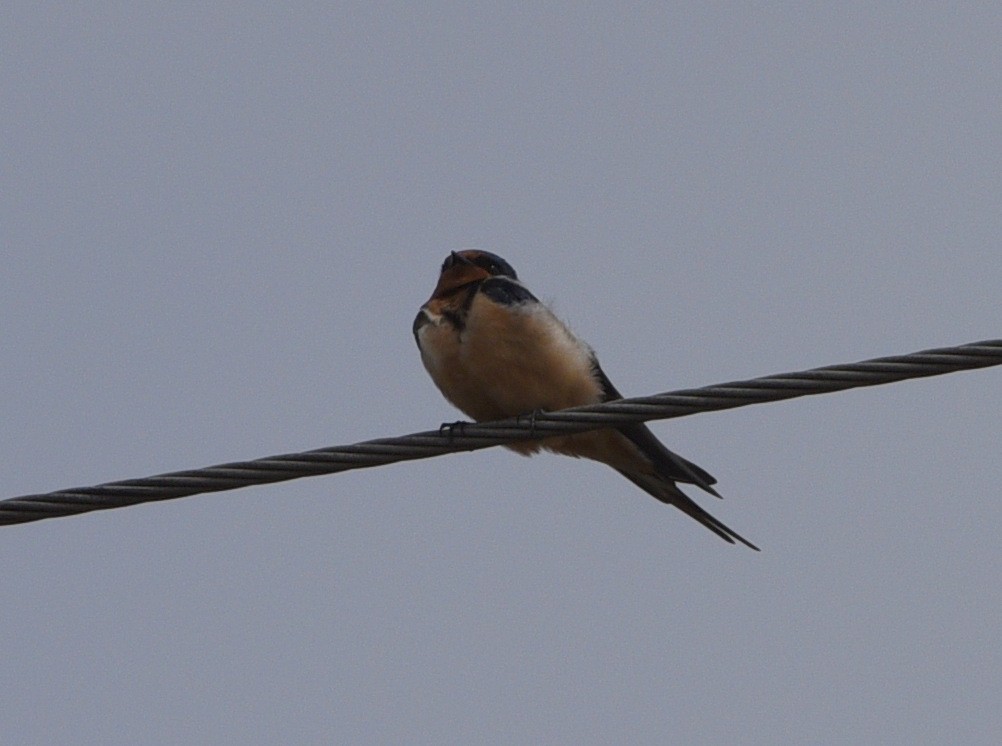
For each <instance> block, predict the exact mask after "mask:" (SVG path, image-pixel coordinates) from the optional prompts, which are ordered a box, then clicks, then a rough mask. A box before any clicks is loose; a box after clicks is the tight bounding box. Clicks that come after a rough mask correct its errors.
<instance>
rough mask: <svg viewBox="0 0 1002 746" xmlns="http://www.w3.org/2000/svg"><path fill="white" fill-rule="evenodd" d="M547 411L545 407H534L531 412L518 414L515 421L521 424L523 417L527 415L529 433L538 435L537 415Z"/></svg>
mask: <svg viewBox="0 0 1002 746" xmlns="http://www.w3.org/2000/svg"><path fill="white" fill-rule="evenodd" d="M545 411H546V410H543V409H534V410H532V411H531V412H529V414H520V415H516V417H515V422H516V423H517V424H519V425H521V424H522V418H523V417H527V418H528V419H529V435H532V436H535V435H536V417H538V416H539V415H541V414H543V413H544V412H545Z"/></svg>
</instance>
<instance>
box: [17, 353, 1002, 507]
mask: <svg viewBox="0 0 1002 746" xmlns="http://www.w3.org/2000/svg"><path fill="white" fill-rule="evenodd" d="M993 365H1002V339H994V340H986V341H983V342H973V343H971V344H966V345H960V346H957V347H944V348H940V349H934V350H925V351H922V352H915V353H912V354H910V355H896V356H893V357H883V358H876V359H873V360H865V361H862V362H859V363H847V364H843V365H830V366H826V367H823V368H813V369H811V370H805V371H800V372H797V373H780V374H777V375H771V376H765V377H764V378H755V379H751V380H747V381H734V382H731V383H722V384H717V385H713V386H705V387H703V388H697V389H684V390H681V391H671V392H668V393H664V394H656V395H654V396H644V397H638V398H634V399H620V400H617V401H612V402H606V403H604V404H596V405H594V406H587V407H575V408H573V409H564V410H561V411H559V412H545V413H543V412H540V413H536V414H534V415H531V416H525V415H522V416H520V417H513V418H510V419H507V420H498V421H496V422H483V423H477V424H473V423H457V424H456V425H454V426H448V427H446V426H443V428H441V429H439V430H430V431H427V432H421V433H413V434H411V435H404V436H401V437H396V438H380V439H378V440H369V441H365V442H362V443H356V444H354V445H346V446H332V447H329V448H320V449H317V450H314V451H306V452H305V453H288V454H282V455H277V456H269V457H267V458H262V459H257V460H254V461H240V462H234V463H229V464H219V465H217V466H208V467H205V468H202V469H190V470H186V471H177V472H171V473H168V474H159V475H157V476H152V477H144V478H140V479H126V480H122V481H118V482H108V483H106V484H99V485H96V486H94V487H77V488H73V489H67V490H59V491H57V492H49V493H46V494H38V495H23V496H21V497H14V498H11V499H8V500H3V501H0V525H12V524H16V523H28V522H30V521H38V520H42V519H44V518H56V517H59V516H68V515H76V514H78V513H87V512H90V511H92V510H108V509H111V508H121V507H125V506H128V505H138V504H139V503H146V502H154V501H157V500H172V499H174V498H178V497H187V496H190V495H195V494H199V493H203V492H221V491H223V490H233V489H238V488H240V487H247V486H250V485H255V484H269V483H272V482H282V481H286V480H290V479H298V478H300V477H309V476H319V475H322V474H334V473H337V472H342V471H348V470H350V469H364V468H368V467H372V466H382V465H384V464H391V463H395V462H397V461H408V460H413V459H421V458H431V457H432V456H441V455H443V454H446V453H454V452H457V451H473V450H479V449H481V448H490V447H491V446H496V445H501V444H504V443H510V442H512V441H516V440H530V439H537V438H543V437H547V436H551V435H557V434H567V433H577V432H583V431H585V430H595V429H598V428H602V427H611V426H615V425H623V424H626V423H630V422H643V421H647V420H655V419H670V418H673V417H683V416H686V415H690V414H696V413H698V412H710V411H716V410H721V409H733V408H735V407H743V406H747V405H749V404H761V403H764V402H772V401H782V400H784V399H793V398H796V397H799V396H810V395H814V394H827V393H832V392H835V391H843V390H845V389H851V388H857V387H861V386H877V385H880V384H884V383H892V382H895V381H902V380H905V379H909V378H921V377H925V376H938V375H942V374H944V373H952V372H955V371H959V370H971V369H975V368H987V367H990V366H993Z"/></svg>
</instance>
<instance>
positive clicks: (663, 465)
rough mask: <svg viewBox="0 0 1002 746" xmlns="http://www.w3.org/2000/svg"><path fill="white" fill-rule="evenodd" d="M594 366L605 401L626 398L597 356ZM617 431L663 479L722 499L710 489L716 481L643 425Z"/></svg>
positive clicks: (593, 361)
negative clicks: (641, 454)
mask: <svg viewBox="0 0 1002 746" xmlns="http://www.w3.org/2000/svg"><path fill="white" fill-rule="evenodd" d="M591 364H592V369H593V370H594V373H595V378H596V380H597V381H598V382H599V385H600V386H601V387H602V401H603V402H607V401H615V400H616V399H622V398H623V395H622V394H620V393H619V391H618V390H616V387H615V386H613V385H612V381H610V380H609V376H607V375H606V374H605V371H603V370H602V366H600V365H599V364H598V359H597V358H596V357H595V355H594V354H592V358H591ZM617 429H618V430H619V432H621V433H622V434H623V435H625V436H626V437H627V438H628V439H629V440H630V441H631V442H632V443H633V444H634V445H635V446H636V447H637V448H639V449H640V451H641V452H642V453H643V454H644V455H645V456H646V457H647V458H648V459H650V461H651V463H652V464H653V465H654V469H655V471H657V473H658V474H659V475H660V476H662V477H664V478H665V479H669V480H671V481H673V482H685V483H686V484H694V485H696V486H697V487H699V488H700V489H703V490H706V491H707V492H709V493H710V494H711V495H713V496H715V497H720V495H719V494H718V493H717V491H716V490H715V489H713V487H712V486H711V485H713V484H716V483H717V480H716V479H714V478H713V476H712V475H711V474H710V473H709V472H707V471H706V470H705V469H702V468H700V467H699V466H696V464H694V463H692V462H691V461H689V460H687V459H684V458H682V457H681V456H679V455H678V454H677V453H674V452H672V451H669V450H668V449H667V448H665V446H664V444H663V443H662V442H661V441H660V440H658V439H657V437H656V436H655V435H654V433H652V432H651V431H650V430H649V429H648V427H647V426H646V425H644V424H643V423H642V422H638V423H636V424H632V425H622V426H620V427H619V428H617ZM645 489H646V488H645ZM659 499H660V498H659Z"/></svg>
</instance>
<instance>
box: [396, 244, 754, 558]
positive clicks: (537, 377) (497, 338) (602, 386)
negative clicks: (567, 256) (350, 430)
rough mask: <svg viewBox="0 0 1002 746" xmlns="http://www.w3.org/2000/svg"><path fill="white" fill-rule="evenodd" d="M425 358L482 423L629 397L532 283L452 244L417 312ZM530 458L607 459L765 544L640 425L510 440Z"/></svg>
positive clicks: (658, 491)
mask: <svg viewBox="0 0 1002 746" xmlns="http://www.w3.org/2000/svg"><path fill="white" fill-rule="evenodd" d="M414 338H415V339H416V340H417V344H418V348H419V349H420V350H421V360H422V361H423V362H424V366H425V368H427V369H428V373H429V374H430V375H431V378H432V380H433V381H434V382H435V385H437V386H438V388H439V389H440V390H441V391H442V393H443V394H444V395H445V398H446V399H448V400H449V401H450V402H452V403H453V404H454V405H455V406H456V407H457V408H459V409H460V410H462V411H463V412H464V413H465V414H466V415H468V416H469V417H471V418H473V419H474V420H476V421H477V422H483V421H486V420H499V419H504V418H507V417H515V416H517V415H523V414H529V413H532V412H537V411H540V410H542V411H546V410H550V411H552V410H557V409H564V408H566V407H576V406H582V405H587V404H597V403H599V402H607V401H612V400H614V399H622V398H623V397H622V395H621V394H620V393H619V391H617V390H616V387H615V386H613V385H612V382H611V381H610V380H609V378H608V376H606V374H605V373H604V372H603V370H602V368H601V367H600V366H599V364H598V359H597V358H596V357H595V353H594V352H593V351H592V349H591V347H589V346H588V345H587V344H585V343H584V342H582V341H581V340H580V339H578V338H577V337H576V336H574V334H573V333H571V331H570V330H569V329H568V328H567V326H565V325H564V323H563V322H562V321H560V319H558V318H557V317H556V316H555V315H554V314H553V313H552V312H551V311H550V309H548V308H547V307H546V306H545V305H544V304H543V303H541V302H540V301H539V299H538V298H536V296H535V295H533V294H532V293H531V292H530V291H529V289H528V288H526V287H525V285H523V284H522V283H521V281H520V280H519V279H518V275H517V274H515V270H514V269H512V267H511V265H510V264H508V262H506V261H505V260H504V259H502V258H501V257H499V256H497V255H495V254H491V253H490V252H487V251H478V250H466V251H454V252H452V253H451V254H449V256H448V257H446V259H445V262H444V263H443V264H442V271H441V274H440V275H439V278H438V284H437V285H436V286H435V290H434V292H433V293H432V294H431V298H429V299H428V302H427V303H425V304H424V305H423V306H421V310H420V311H418V315H417V318H415V319H414ZM507 448H510V449H511V450H513V451H516V452H518V453H521V454H524V455H526V456H528V455H531V454H533V453H536V452H537V451H539V450H540V449H545V450H548V451H553V452H555V453H562V454H565V455H567V456H574V457H581V458H589V459H593V460H595V461H601V462H602V463H604V464H608V465H609V466H611V467H612V468H614V469H615V470H616V471H618V472H619V473H620V474H622V475H623V476H624V477H626V478H627V479H629V480H630V481H631V482H633V483H634V484H636V485H637V486H638V487H640V488H641V489H643V490H645V491H646V492H648V493H650V494H651V495H653V496H654V497H655V498H657V499H658V500H660V501H661V502H663V503H666V504H668V505H674V506H675V507H676V508H678V509H679V510H681V511H682V512H683V513H685V514H686V515H688V516H690V517H692V518H694V519H695V520H697V521H699V522H700V523H701V524H703V525H704V526H706V527H707V528H708V529H710V531H712V532H713V533H715V534H717V536H719V537H721V538H722V539H724V540H725V541H728V542H730V543H731V544H734V543H735V541H740V542H741V543H742V544H745V545H746V546H749V547H751V548H752V549H755V550H756V551H757V550H758V547H756V546H755V545H754V544H752V543H751V542H749V541H748V540H747V539H745V538H743V537H742V536H740V535H739V534H737V533H736V532H734V531H733V530H731V529H730V528H728V527H727V526H725V525H724V524H723V523H721V522H720V521H718V520H717V519H716V518H714V517H713V516H712V515H710V514H709V513H707V512H706V511H705V510H703V509H702V508H701V507H700V506H699V505H697V504H696V503H695V502H693V500H692V499H691V498H690V497H689V496H688V495H686V494H685V493H684V492H682V490H680V489H679V488H678V485H677V484H676V483H677V482H682V483H685V484H692V485H695V486H697V487H700V488H701V489H703V490H705V491H706V492H709V493H710V494H711V495H714V496H716V497H720V495H719V494H717V491H716V490H714V489H713V486H712V485H714V484H715V483H716V481H717V480H715V479H714V478H713V477H712V476H710V474H708V473H707V472H706V471H704V470H703V469H701V468H700V467H698V466H696V464H694V463H692V462H691V461H687V460H686V459H684V458H682V457H681V456H679V455H678V454H675V453H672V452H671V451H669V450H668V449H667V448H665V446H664V445H663V444H662V443H661V442H660V441H659V440H658V439H657V438H656V437H655V436H654V433H652V432H651V431H650V430H649V429H648V428H647V426H646V425H644V424H643V423H639V422H638V423H635V424H629V425H621V426H618V427H616V428H607V429H603V430H592V431H590V432H584V433H575V434H572V435H560V436H554V437H548V438H544V439H542V440H533V441H523V442H519V443H510V444H508V445H507Z"/></svg>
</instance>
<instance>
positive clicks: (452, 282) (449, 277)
mask: <svg viewBox="0 0 1002 746" xmlns="http://www.w3.org/2000/svg"><path fill="white" fill-rule="evenodd" d="M490 276H491V275H490V272H488V271H487V270H486V269H484V268H483V267H478V266H477V265H476V264H474V263H473V262H471V261H470V260H469V259H467V258H466V257H465V256H463V255H462V254H459V253H457V252H455V251H453V252H451V253H450V254H449V256H448V257H447V258H446V260H445V262H444V263H443V264H442V274H441V275H439V278H438V284H437V285H436V286H435V292H433V293H432V294H431V297H432V298H444V297H445V296H447V295H451V294H452V293H454V292H456V291H457V290H459V289H460V288H461V287H464V286H466V285H469V284H470V283H473V282H479V281H480V280H484V279H486V278H488V277H490Z"/></svg>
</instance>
